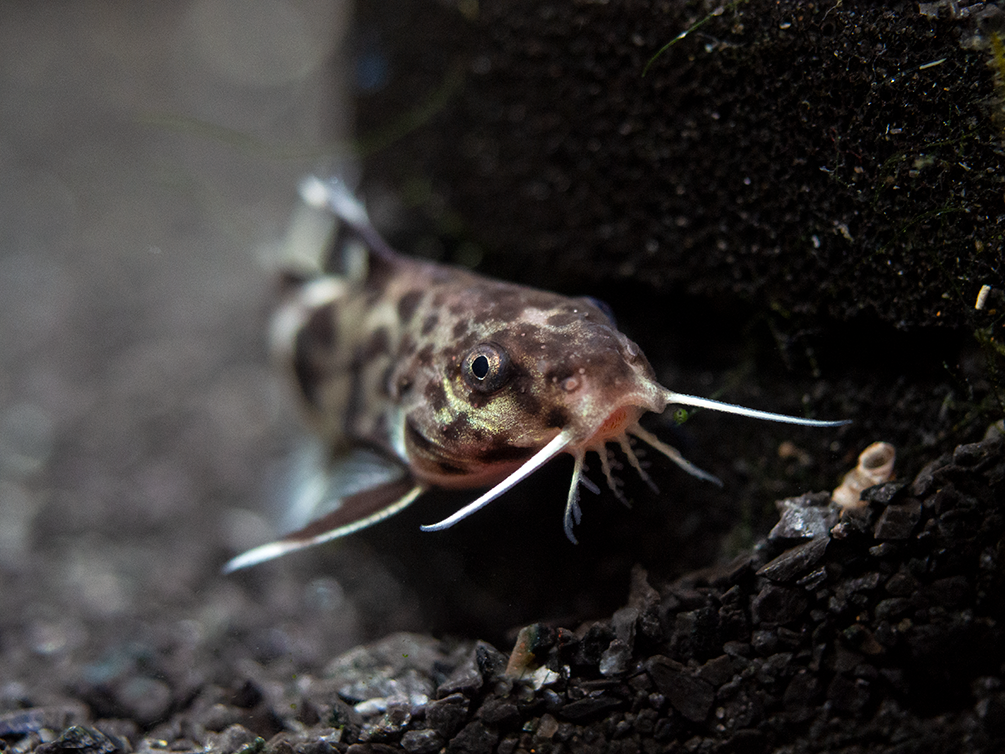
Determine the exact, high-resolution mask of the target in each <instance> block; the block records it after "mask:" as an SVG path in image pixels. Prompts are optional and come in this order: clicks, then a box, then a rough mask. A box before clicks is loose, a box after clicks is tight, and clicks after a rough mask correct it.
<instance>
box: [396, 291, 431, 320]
mask: <svg viewBox="0 0 1005 754" xmlns="http://www.w3.org/2000/svg"><path fill="white" fill-rule="evenodd" d="M424 295H425V293H423V292H422V291H409V292H408V293H406V294H405V295H403V296H402V297H401V298H400V299H398V318H399V319H400V320H401V324H402V326H406V325H408V323H409V322H411V321H412V317H414V316H415V310H416V309H418V308H419V304H420V303H421V302H422V297H423V296H424Z"/></svg>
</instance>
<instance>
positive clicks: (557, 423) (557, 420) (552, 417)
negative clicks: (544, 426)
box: [547, 406, 570, 427]
mask: <svg viewBox="0 0 1005 754" xmlns="http://www.w3.org/2000/svg"><path fill="white" fill-rule="evenodd" d="M569 421H570V419H569V412H568V411H566V410H565V409H564V408H560V407H557V406H556V407H555V408H553V409H551V411H549V412H548V418H547V422H548V426H549V427H567V426H569Z"/></svg>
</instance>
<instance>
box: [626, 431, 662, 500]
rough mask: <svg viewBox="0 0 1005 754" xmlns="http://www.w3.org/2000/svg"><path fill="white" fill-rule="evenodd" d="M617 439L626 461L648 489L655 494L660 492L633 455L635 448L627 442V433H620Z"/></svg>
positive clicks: (637, 458)
mask: <svg viewBox="0 0 1005 754" xmlns="http://www.w3.org/2000/svg"><path fill="white" fill-rule="evenodd" d="M617 439H618V445H620V446H621V452H622V453H624V454H625V458H627V459H628V463H629V464H630V465H631V467H632V468H633V469H635V471H636V472H638V475H639V476H640V477H641V478H642V481H643V482H645V483H646V484H647V485H648V486H649V489H651V490H652V491H653V492H654V493H656V494H657V495H658V494H660V488H659V487H657V486H656V482H654V481H653V480H652V477H650V476H649V474H648V473H646V470H645V469H643V468H642V464H641V463H639V457H638V456H637V455H635V450H634V449H633V448H632V445H631V443H630V442H628V435H621V436H620V437H619V438H617Z"/></svg>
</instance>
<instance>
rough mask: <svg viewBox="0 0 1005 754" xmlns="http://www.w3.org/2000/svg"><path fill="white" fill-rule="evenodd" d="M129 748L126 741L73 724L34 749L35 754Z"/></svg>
mask: <svg viewBox="0 0 1005 754" xmlns="http://www.w3.org/2000/svg"><path fill="white" fill-rule="evenodd" d="M130 750H131V747H130V746H129V743H128V742H127V741H122V740H119V739H117V738H113V737H111V736H107V735H105V734H104V733H102V732H101V731H100V730H97V729H95V728H86V727H84V726H81V725H74V726H72V727H70V728H67V729H66V730H65V731H64V732H63V735H61V736H60V737H59V738H57V739H56V740H55V741H52V742H50V743H47V744H42V745H41V746H39V747H38V748H36V749H35V752H36V754H74V753H75V752H88V754H117V753H118V752H128V751H130Z"/></svg>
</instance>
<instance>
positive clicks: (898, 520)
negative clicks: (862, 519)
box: [873, 500, 921, 539]
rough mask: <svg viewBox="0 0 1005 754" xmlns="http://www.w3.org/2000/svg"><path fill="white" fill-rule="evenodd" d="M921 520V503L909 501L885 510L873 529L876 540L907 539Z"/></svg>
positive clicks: (889, 506)
mask: <svg viewBox="0 0 1005 754" xmlns="http://www.w3.org/2000/svg"><path fill="white" fill-rule="evenodd" d="M919 520H921V503H919V502H918V501H917V500H908V501H907V502H904V503H898V504H895V505H888V506H887V507H886V508H884V509H883V512H882V513H881V514H880V516H879V520H878V521H877V522H876V526H875V528H874V529H873V536H874V537H876V539H907V538H908V537H909V536H911V532H912V531H913V530H914V527H915V526H917V524H918V521H919Z"/></svg>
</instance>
